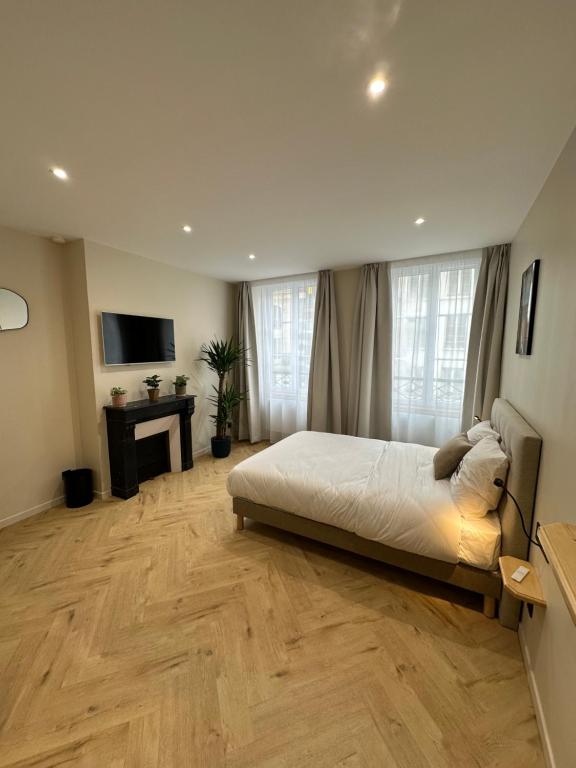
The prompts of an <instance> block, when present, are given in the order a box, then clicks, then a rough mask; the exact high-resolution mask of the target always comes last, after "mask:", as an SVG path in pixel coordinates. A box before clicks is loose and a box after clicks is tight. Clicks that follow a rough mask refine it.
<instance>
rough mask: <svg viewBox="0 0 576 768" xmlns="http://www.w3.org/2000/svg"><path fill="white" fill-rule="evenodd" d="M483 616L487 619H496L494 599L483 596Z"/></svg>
mask: <svg viewBox="0 0 576 768" xmlns="http://www.w3.org/2000/svg"><path fill="white" fill-rule="evenodd" d="M484 616H487V617H488V618H489V619H494V618H495V617H496V598H495V597H488V595H484Z"/></svg>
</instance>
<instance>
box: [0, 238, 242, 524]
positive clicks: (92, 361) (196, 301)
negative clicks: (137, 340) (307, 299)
mask: <svg viewBox="0 0 576 768" xmlns="http://www.w3.org/2000/svg"><path fill="white" fill-rule="evenodd" d="M0 286H2V287H6V288H11V289H13V290H15V291H17V292H18V293H20V294H22V295H23V296H24V297H25V298H26V299H27V300H28V303H29V305H30V323H29V325H28V326H27V327H26V328H24V329H22V330H18V331H6V332H2V333H0V375H1V377H2V378H1V381H2V395H1V396H0V431H1V435H0V436H1V440H0V526H1V525H2V521H4V522H7V521H10V522H15V521H16V520H17V519H20V518H21V517H24V516H26V515H27V514H28V513H32V514H33V513H34V512H36V511H40V510H42V509H46V508H48V507H49V506H51V505H53V504H54V503H57V502H59V501H61V500H62V495H63V488H62V479H61V473H62V471H63V470H65V469H69V468H74V467H77V466H87V467H90V468H92V469H93V470H94V473H95V478H94V482H95V489H96V490H97V491H99V492H101V493H102V492H104V493H105V492H107V491H108V490H109V487H110V481H109V468H108V446H107V440H106V422H105V417H104V411H103V410H102V408H103V406H104V405H105V404H107V403H109V402H110V388H111V387H112V386H114V385H120V386H124V387H126V388H127V389H128V396H129V399H133V400H135V399H138V398H141V397H146V396H147V395H146V388H145V385H144V384H143V383H142V379H143V378H144V377H145V376H146V375H148V374H151V373H155V372H157V373H159V374H160V376H161V377H162V379H163V380H164V381H163V382H162V385H161V393H163V394H167V393H169V392H173V387H172V385H171V382H172V380H173V377H174V376H175V374H177V373H186V374H188V375H189V376H190V377H191V380H190V382H189V385H188V388H189V391H190V392H191V393H193V394H197V395H198V398H197V401H196V413H195V414H194V417H193V419H192V429H193V446H194V451H195V452H198V451H199V450H202V449H206V448H207V447H208V446H209V444H210V436H211V435H212V423H211V421H210V420H209V418H208V416H209V413H210V412H211V409H210V406H209V403H208V402H207V399H206V398H207V396H208V395H209V394H210V388H211V384H212V382H213V379H212V378H211V377H210V375H209V374H208V371H207V369H206V368H205V366H204V364H201V363H199V362H197V361H196V358H197V357H198V355H199V353H200V345H201V344H202V343H203V342H206V341H209V340H210V339H211V338H213V337H215V336H218V337H227V336H229V335H230V334H231V326H232V310H233V288H232V286H231V285H229V284H228V283H225V282H223V281H222V280H214V279H212V278H207V277H201V276H199V275H195V274H193V273H192V272H188V271H186V270H182V269H178V268H176V267H171V266H168V265H166V264H162V263H159V262H155V261H151V260H149V259H145V258H142V257H140V256H136V255H134V254H130V253H124V252H122V251H117V250H114V249H112V248H108V247H106V246H103V245H98V244H96V243H91V242H87V241H83V240H78V241H75V242H73V243H69V244H68V245H66V246H59V245H55V244H53V243H51V242H49V241H48V240H46V239H45V238H40V237H33V236H31V235H27V234H23V233H20V232H16V231H13V230H9V229H0ZM103 310H109V311H113V312H126V313H128V314H142V315H156V316H160V317H170V318H173V319H174V324H175V338H176V358H177V360H176V363H167V364H163V365H158V364H156V365H154V366H140V365H138V366H115V367H113V368H106V367H105V366H104V364H103V360H102V342H101V335H100V313H101V312H102V311H103Z"/></svg>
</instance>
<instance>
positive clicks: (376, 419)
mask: <svg viewBox="0 0 576 768" xmlns="http://www.w3.org/2000/svg"><path fill="white" fill-rule="evenodd" d="M391 305H392V298H391V292H390V275H389V269H388V264H387V263H385V262H384V263H381V264H367V265H366V266H364V267H362V271H361V274H360V283H359V286H358V294H357V296H356V306H355V309H354V321H353V327H352V352H351V355H350V393H349V397H348V424H347V431H348V433H349V434H350V435H357V436H358V437H374V438H379V439H381V440H389V439H390V433H391V401H392V306H391Z"/></svg>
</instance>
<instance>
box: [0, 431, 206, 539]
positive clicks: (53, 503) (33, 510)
mask: <svg viewBox="0 0 576 768" xmlns="http://www.w3.org/2000/svg"><path fill="white" fill-rule="evenodd" d="M209 452H210V446H209V445H206V446H204V448H198V450H196V451H194V452H193V454H192V456H193V457H194V458H197V457H198V456H204V454H206V453H209ZM110 495H111V494H110V488H108V489H107V490H106V491H94V496H96V497H97V498H98V499H99V500H103V499H107V498H108V497H109V496H110ZM64 500H65V496H58V498H57V499H51V500H50V501H45V502H43V503H42V504H37V505H36V506H35V507H30V509H25V510H24V511H23V512H16V514H14V515H9V516H8V517H5V518H3V519H1V520H0V528H6V527H7V526H9V525H14V523H19V522H20V520H26V518H27V517H33V516H34V515H39V514H40V513H41V512H46V510H48V509H52V507H57V506H58V505H59V504H62V502H63V501H64Z"/></svg>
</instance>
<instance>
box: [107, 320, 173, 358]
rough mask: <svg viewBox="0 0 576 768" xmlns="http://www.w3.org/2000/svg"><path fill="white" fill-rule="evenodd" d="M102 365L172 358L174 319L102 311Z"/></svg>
mask: <svg viewBox="0 0 576 768" xmlns="http://www.w3.org/2000/svg"><path fill="white" fill-rule="evenodd" d="M102 338H103V341H104V364H105V365H130V364H134V363H164V362H168V361H171V360H176V349H175V347H174V320H167V319H166V318H163V317H141V316H139V315H118V314H116V313H114V312H102Z"/></svg>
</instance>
